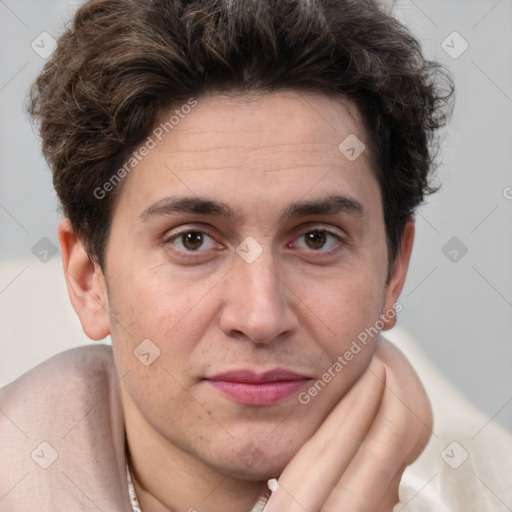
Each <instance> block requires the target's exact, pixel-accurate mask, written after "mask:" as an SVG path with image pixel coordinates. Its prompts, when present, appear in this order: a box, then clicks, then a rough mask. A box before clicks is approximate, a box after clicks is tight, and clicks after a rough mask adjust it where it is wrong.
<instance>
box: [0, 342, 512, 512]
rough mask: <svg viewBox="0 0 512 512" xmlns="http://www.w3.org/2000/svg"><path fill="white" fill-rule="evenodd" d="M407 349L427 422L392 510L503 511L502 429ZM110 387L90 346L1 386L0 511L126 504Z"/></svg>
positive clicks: (118, 417)
mask: <svg viewBox="0 0 512 512" xmlns="http://www.w3.org/2000/svg"><path fill="white" fill-rule="evenodd" d="M407 355H408V357H409V358H410V359H411V360H412V361H413V364H414V365H415V367H416V368H418V366H419V368H418V370H420V371H419V373H420V376H421V377H422V378H423V381H424V383H425V385H426V388H427V392H428V393H429V396H431V399H432V402H433V408H434V414H435V420H436V422H435V425H434V436H433V437H432V440H431V441H430V443H429V445H428V447H427V449H426V450H425V452H424V453H423V455H422V456H421V457H420V459H419V460H418V461H417V462H416V463H415V464H413V466H411V467H410V468H408V470H407V471H406V473H405V475H404V478H403V480H402V484H401V488H400V497H401V502H400V504H398V505H397V506H396V507H395V509H394V512H398V511H403V512H408V511H414V512H430V511H432V512H434V511H435V512H443V511H450V512H452V511H453V512H472V511H474V512H477V511H478V512H502V511H503V512H506V511H511V510H512V440H511V436H510V435H509V434H508V433H507V432H506V431H504V430H503V429H501V428H500V427H499V426H498V425H496V424H495V423H493V422H488V419H486V418H485V416H484V415H482V414H481V413H480V412H479V411H477V410H476V409H474V408H473V407H472V406H471V404H469V403H468V402H467V401H466V400H465V399H464V398H463V397H462V396H461V395H459V394H458V393H457V392H456V391H455V390H454V389H453V388H452V387H451V386H450V385H449V383H447V381H445V380H444V379H443V377H441V376H440V375H439V374H437V373H436V370H435V369H434V368H433V367H431V366H430V365H429V362H428V361H426V360H424V359H422V357H423V356H422V355H421V354H418V353H415V351H414V349H411V350H409V353H407ZM117 385H118V377H117V375H116V371H115V367H114V362H113V356H112V350H111V348H110V347H108V346H106V345H90V346H87V347H83V348H78V349H72V350H69V351H67V352H64V353H61V354H59V355H57V356H55V357H53V358H52V359H50V360H48V361H46V362H45V363H43V364H41V365H39V366H37V367H36V368H34V369H33V370H31V371H29V372H28V373H26V374H25V375H23V376H22V377H20V378H19V379H17V380H16V381H15V382H13V383H12V384H10V385H8V386H6V387H4V388H2V389H1V390H0V512H22V511H23V512H25V511H33V510H38V511H41V512H46V511H66V512H67V511H96V512H97V511H98V510H99V511H101V512H120V511H123V512H128V511H130V510H131V506H130V500H129V494H128V488H127V482H126V473H125V451H124V424H123V412H122V406H121V401H120V397H119V391H118V387H117ZM485 422H487V425H485ZM484 425H485V426H484ZM482 426H484V428H483V429H481V430H480V432H478V433H477V435H476V436H475V435H474V434H475V433H476V432H477V431H478V429H479V428H481V427H482Z"/></svg>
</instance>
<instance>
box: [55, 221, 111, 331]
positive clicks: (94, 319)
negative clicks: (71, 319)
mask: <svg viewBox="0 0 512 512" xmlns="http://www.w3.org/2000/svg"><path fill="white" fill-rule="evenodd" d="M58 233H59V243H60V249H61V253H62V265H63V267H64V274H65V277H66V284H67V287H68V293H69V298H70V300H71V304H72V305H73V309H74V310H75V311H76V314H77V315H78V318H79V319H80V323H81V324H82V329H83V331H84V333H85V334H86V335H87V336H89V338H91V339H93V340H101V339H103V338H105V337H106V336H108V335H109V334H110V322H109V314H108V295H107V287H106V282H105V277H104V276H103V272H102V270H101V268H100V266H99V265H98V264H97V263H96V262H92V261H91V259H90V258H89V256H88V255H87V253H86V251H85V249H84V246H83V245H82V243H81V241H80V240H79V239H78V237H77V236H76V234H75V232H74V230H73V228H72V227H71V222H70V221H69V219H67V218H66V219H64V220H63V221H61V223H60V224H59V229H58Z"/></svg>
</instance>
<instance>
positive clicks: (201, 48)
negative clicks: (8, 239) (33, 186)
mask: <svg viewBox="0 0 512 512" xmlns="http://www.w3.org/2000/svg"><path fill="white" fill-rule="evenodd" d="M285 88H286V89H290V88H291V89H299V90H308V91H314V92H320V93H325V94H328V95H338V96H344V97H347V98H349V99H350V100H352V101H353V102H354V103H355V105H356V106H357V107H358V108H359V110H360V112H361V114H362V118H363V120H364V123H365V128H366V131H367V134H368V137H369V141H368V143H369V147H370V150H371V154H372V156H373V159H374V161H375V169H374V172H375V174H376V177H377V179H378V182H379V184H380V188H381V193H382V198H383V208H384V219H385V225H386V235H387V241H388V260H389V261H390V262H392V261H394V258H395V256H396V253H397V250H398V247H399V245H400V241H401V238H402V235H403V231H404V227H405V224H406V222H407V221H408V220H409V219H411V218H412V216H413V215H414V211H415V209H416V207H417V206H418V205H419V204H421V202H422V201H423V199H424V197H425V195H426V194H428V193H430V192H432V191H433V188H432V187H431V184H430V175H431V171H432V170H433V168H434V167H435V156H436V148H437V147H438V136H437V133H438V129H439V128H440V127H442V126H443V125H444V124H445V123H446V121H447V119H448V117H449V115H450V113H451V101H450V99H451V98H452V96H453V95H452V93H453V82H452V79H451V77H450V75H449V73H447V72H446V70H445V69H444V68H443V67H442V66H440V65H439V64H438V63H436V62H433V61H429V60H426V59H425V58H424V57H423V55H422V51H421V46H420V43H419V41H418V40H417V39H416V38H415V37H413V36H412V35H411V34H410V32H409V31H408V30H407V29H406V28H405V27H404V26H403V25H402V24H401V23H399V22H398V21H397V20H396V19H395V18H393V17H392V16H391V15H389V14H388V13H387V12H386V11H385V10H384V9H383V8H382V6H380V5H379V4H378V3H377V1H376V0H272V1H263V0H90V1H88V2H86V3H85V4H84V5H83V6H82V7H81V8H80V9H79V10H78V11H77V13H76V15H75V17H74V20H73V22H72V24H71V25H70V26H69V28H68V29H67V30H66V31H65V32H64V34H63V35H62V36H61V37H60V38H59V41H58V46H57V48H56V50H55V52H54V53H53V55H52V57H51V58H50V60H49V61H48V62H47V63H46V65H45V66H44V69H43V70H42V72H41V74H40V75H39V77H38V78H37V80H36V81H35V82H34V84H33V85H32V88H31V91H30V97H29V104H28V106H27V109H28V111H29V113H30V114H31V115H32V116H33V118H35V119H36V120H39V121H40V133H41V137H42V148H43V154H44V156H45V158H46V159H47V161H48V163H49V165H50V167H51V169H52V171H53V181H54V185H55V189H56V191H57V195H58V197H59V199H60V202H61V204H62V209H63V212H64V214H65V215H66V216H67V217H68V218H69V219H70V221H71V223H72V226H73V228H74V230H75V232H76V233H77V235H78V236H79V237H80V239H81V240H82V241H83V243H84V245H85V247H86V249H87V251H88V253H89V256H90V257H91V258H94V259H95V260H96V261H97V262H98V263H99V264H100V265H101V266H103V262H104V250H105V247H106V242H107V240H108V234H109V226H110V221H111V217H112V212H113V208H114V207H115V200H116V196H117V195H118V193H119V189H120V188H121V187H115V188H114V189H113V191H112V192H111V193H109V194H108V195H107V196H106V197H105V198H103V199H99V198H98V197H96V194H94V193H93V191H94V190H96V189H97V188H98V187H102V185H103V184H104V183H106V182H107V181H108V180H109V178H110V177H111V176H112V174H113V172H114V171H115V170H116V169H119V168H120V167H121V166H122V165H123V163H124V162H125V161H126V160H127V158H129V157H130V155H131V154H132V152H133V151H134V150H135V149H136V148H137V147H138V146H139V145H140V144H141V143H142V142H143V141H144V140H145V138H146V137H147V136H148V134H149V133H150V132H151V130H152V129H153V128H154V125H155V123H156V122H157V120H158V119H159V117H160V115H161V113H162V112H163V111H164V110H166V109H169V108H172V107H173V106H176V105H179V104H183V103H186V102H187V101H189V100H190V98H191V97H200V96H201V94H203V93H205V92H206V91H219V92H221V91H222V92H230V91H231V92H242V93H243V92H254V91H256V92H267V91H268V92H271V91H276V90H279V89H285Z"/></svg>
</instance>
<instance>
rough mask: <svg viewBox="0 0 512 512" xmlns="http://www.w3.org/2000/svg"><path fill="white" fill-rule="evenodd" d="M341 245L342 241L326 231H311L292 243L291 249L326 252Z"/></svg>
mask: <svg viewBox="0 0 512 512" xmlns="http://www.w3.org/2000/svg"><path fill="white" fill-rule="evenodd" d="M341 243H342V239H341V238H340V237H339V236H338V235H336V234H335V233H332V232H330V231H327V230H326V229H313V230H312V231H307V232H306V233H304V234H302V235H300V236H299V237H298V238H296V239H295V240H294V242H293V244H292V245H293V247H297V248H299V249H309V250H313V251H318V252H320V251H322V252H324V251H328V250H329V249H334V248H335V247H336V246H337V245H340V244H341Z"/></svg>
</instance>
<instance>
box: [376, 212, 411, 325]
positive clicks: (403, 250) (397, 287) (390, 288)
mask: <svg viewBox="0 0 512 512" xmlns="http://www.w3.org/2000/svg"><path fill="white" fill-rule="evenodd" d="M413 243H414V221H413V220H411V221H408V222H407V223H406V225H405V229H404V234H403V237H402V242H401V244H400V247H399V250H398V253H397V255H396V258H395V261H394V262H393V268H392V271H391V275H390V277H389V279H388V283H387V288H386V296H385V300H384V311H383V312H382V314H381V317H380V318H381V320H382V322H383V323H384V327H383V330H384V331H387V330H389V329H391V328H392V327H394V326H395V324H396V314H393V315H390V314H389V313H388V314H387V315H386V313H385V312H389V311H392V310H393V309H395V304H396V303H397V301H398V298H399V297H400V294H401V293H402V289H403V287H404V283H405V278H406V277H407V270H408V268H409V261H410V259H411V253H412V246H413Z"/></svg>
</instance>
